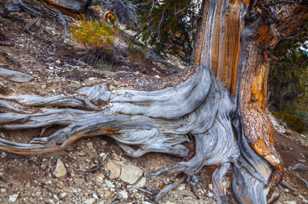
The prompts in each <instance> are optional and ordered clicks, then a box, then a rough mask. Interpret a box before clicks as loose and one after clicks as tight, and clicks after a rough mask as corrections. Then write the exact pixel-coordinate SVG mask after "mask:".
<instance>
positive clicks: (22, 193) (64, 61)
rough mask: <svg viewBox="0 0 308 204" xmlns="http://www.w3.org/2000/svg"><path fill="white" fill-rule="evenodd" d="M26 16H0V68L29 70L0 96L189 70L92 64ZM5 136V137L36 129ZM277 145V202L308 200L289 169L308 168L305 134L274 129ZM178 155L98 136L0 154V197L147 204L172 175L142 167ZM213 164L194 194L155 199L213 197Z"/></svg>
mask: <svg viewBox="0 0 308 204" xmlns="http://www.w3.org/2000/svg"><path fill="white" fill-rule="evenodd" d="M33 20H34V19H33V18H32V17H31V16H29V15H27V14H25V13H15V14H12V15H10V17H9V18H3V17H0V67H6V68H9V69H13V70H17V71H21V72H24V73H28V74H31V75H32V76H33V77H34V79H33V80H32V81H31V82H28V83H14V82H11V81H7V80H5V79H0V95H10V94H25V93H26V94H37V95H55V94H61V93H63V94H71V93H73V92H74V91H75V90H77V89H78V88H80V87H82V86H90V85H94V84H99V83H104V84H107V85H108V87H109V88H110V89H118V88H122V87H126V88H127V87H129V88H131V87H133V88H135V89H142V90H151V89H159V88H163V87H167V86H172V85H174V84H176V83H178V82H179V81H182V80H184V79H185V78H187V77H189V76H190V74H191V73H192V72H193V71H192V69H175V68H168V67H165V66H163V65H157V64H155V63H151V62H150V61H147V60H139V61H138V60H137V59H134V58H132V59H127V64H124V65H123V64H122V65H118V64H116V65H114V64H111V63H106V64H104V63H102V64H100V66H99V67H97V66H96V65H95V66H93V65H91V64H88V63H86V62H84V61H82V60H81V59H82V57H80V53H82V51H84V50H82V48H80V47H78V46H77V45H76V44H75V43H74V42H72V41H68V42H64V41H63V33H62V32H61V30H62V29H63V28H62V27H61V26H60V25H58V24H57V23H56V21H55V20H50V19H41V20H39V21H38V23H35V24H34V25H33V26H31V27H30V28H28V27H27V25H30V24H31V22H33ZM5 134H6V135H8V136H9V137H11V138H12V140H19V139H20V138H24V137H27V136H29V135H31V134H32V135H34V134H39V133H36V132H31V133H28V132H27V133H26V132H20V133H19V134H18V135H16V134H15V135H10V133H8V132H6V133H5ZM277 149H278V151H279V152H280V153H281V155H282V158H283V160H284V162H285V166H286V169H287V173H286V176H285V181H286V182H287V183H288V184H289V185H288V187H286V186H284V187H281V188H280V189H279V190H280V191H281V196H280V198H279V199H278V201H277V203H285V204H295V203H298V204H300V203H308V186H307V185H308V184H307V183H306V186H305V183H304V181H303V180H302V179H300V178H299V177H302V178H304V179H306V181H307V179H308V173H307V171H297V170H292V167H294V165H296V164H298V165H297V166H300V165H299V164H302V165H305V166H306V167H307V166H308V136H307V135H306V136H305V135H301V134H297V133H295V132H293V131H291V130H288V129H286V130H285V131H284V133H281V134H277ZM177 161H179V159H178V158H175V157H170V156H166V155H162V154H148V155H145V156H144V157H142V158H139V159H132V158H129V157H127V156H125V155H124V153H123V152H122V151H121V149H120V148H119V147H118V146H117V145H116V144H115V143H114V142H113V141H112V140H111V139H108V138H105V137H101V138H99V137H98V138H91V139H85V140H82V141H79V142H77V143H76V144H75V145H73V146H71V147H70V148H68V149H66V150H64V151H62V152H57V153H54V154H48V155H42V156H31V157H21V156H15V155H11V154H6V153H0V203H49V204H52V203H85V204H94V203H101V204H102V203H106V204H109V203H140V204H141V203H143V204H150V203H153V202H152V201H151V192H154V191H155V190H158V189H161V188H162V187H163V186H164V185H166V184H169V183H171V182H173V181H175V180H177V179H178V178H177V177H174V176H172V175H171V176H161V177H157V178H151V179H149V178H146V177H145V175H146V173H149V172H150V171H152V170H155V169H158V168H159V167H162V166H165V165H167V164H170V163H175V162H177ZM212 171H213V168H211V167H209V168H207V169H203V170H202V172H201V173H200V179H201V184H202V186H200V188H199V189H198V192H197V195H198V196H197V195H196V193H193V192H192V191H191V189H190V186H189V185H187V184H182V185H180V186H179V187H178V188H177V189H176V190H174V191H172V192H171V193H170V194H168V195H167V196H166V197H165V198H164V199H163V200H162V201H161V203H165V204H172V203H183V204H188V203H193V204H198V203H200V204H201V203H202V204H203V203H215V202H214V199H213V193H212V184H211V179H210V176H211V173H212Z"/></svg>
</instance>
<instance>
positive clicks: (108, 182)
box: [105, 180, 115, 188]
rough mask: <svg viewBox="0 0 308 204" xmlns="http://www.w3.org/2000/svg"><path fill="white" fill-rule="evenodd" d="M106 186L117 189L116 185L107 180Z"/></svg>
mask: <svg viewBox="0 0 308 204" xmlns="http://www.w3.org/2000/svg"><path fill="white" fill-rule="evenodd" d="M105 185H106V187H107V188H115V185H114V184H113V183H112V182H111V181H109V180H105Z"/></svg>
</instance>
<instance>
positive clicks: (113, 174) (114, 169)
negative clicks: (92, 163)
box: [106, 160, 121, 179]
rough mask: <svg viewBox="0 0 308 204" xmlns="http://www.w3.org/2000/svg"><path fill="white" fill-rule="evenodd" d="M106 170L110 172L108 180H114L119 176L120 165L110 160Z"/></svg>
mask: <svg viewBox="0 0 308 204" xmlns="http://www.w3.org/2000/svg"><path fill="white" fill-rule="evenodd" d="M106 169H107V170H108V171H109V172H110V176H109V178H111V179H116V178H119V177H120V175H121V165H120V164H119V162H117V161H114V160H111V161H109V162H108V163H107V165H106Z"/></svg>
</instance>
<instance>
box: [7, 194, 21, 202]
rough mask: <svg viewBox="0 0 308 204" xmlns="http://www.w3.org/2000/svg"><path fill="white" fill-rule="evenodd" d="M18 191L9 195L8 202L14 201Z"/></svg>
mask: <svg viewBox="0 0 308 204" xmlns="http://www.w3.org/2000/svg"><path fill="white" fill-rule="evenodd" d="M18 195H19V194H18V193H16V194H13V195H10V196H9V203H15V202H16V201H17V198H18Z"/></svg>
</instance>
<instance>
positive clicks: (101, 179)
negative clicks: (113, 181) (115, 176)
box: [95, 173, 105, 184]
mask: <svg viewBox="0 0 308 204" xmlns="http://www.w3.org/2000/svg"><path fill="white" fill-rule="evenodd" d="M95 180H96V182H97V183H98V184H102V183H103V182H104V180H105V175H104V174H102V173H100V174H98V175H96V179H95Z"/></svg>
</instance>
